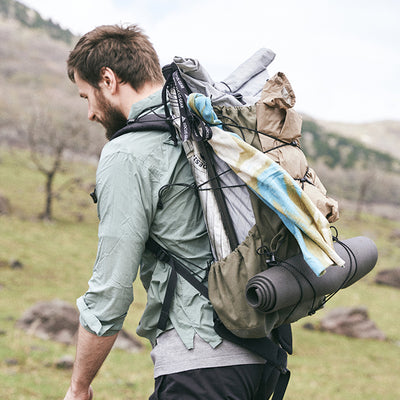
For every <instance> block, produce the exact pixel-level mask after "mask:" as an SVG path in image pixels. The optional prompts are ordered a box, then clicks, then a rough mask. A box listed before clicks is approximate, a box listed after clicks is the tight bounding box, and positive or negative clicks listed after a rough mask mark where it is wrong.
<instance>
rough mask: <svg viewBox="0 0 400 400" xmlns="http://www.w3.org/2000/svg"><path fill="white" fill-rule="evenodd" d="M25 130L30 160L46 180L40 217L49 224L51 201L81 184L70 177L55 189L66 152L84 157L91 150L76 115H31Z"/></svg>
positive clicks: (87, 135) (35, 113) (38, 112)
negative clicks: (68, 116) (65, 116)
mask: <svg viewBox="0 0 400 400" xmlns="http://www.w3.org/2000/svg"><path fill="white" fill-rule="evenodd" d="M24 131H25V132H24V133H25V134H26V137H27V141H28V145H29V151H30V157H31V160H32V162H33V163H34V165H35V167H36V168H37V170H38V171H39V172H40V173H42V174H43V175H44V177H45V204H44V208H43V212H42V213H41V214H40V218H42V219H44V220H48V221H50V220H52V219H53V201H54V199H55V198H56V197H57V196H59V195H60V193H61V192H62V191H63V190H65V189H68V188H71V187H72V186H74V185H78V184H79V183H80V182H81V180H80V178H71V179H69V180H67V181H66V182H64V183H63V184H62V185H60V186H59V187H57V188H56V187H55V177H56V175H57V174H58V173H59V172H61V171H63V168H64V159H65V155H66V153H67V152H73V153H75V152H77V153H78V152H80V153H86V154H87V152H88V149H89V148H90V138H89V134H88V131H87V128H86V127H85V126H84V125H83V123H82V120H81V119H80V118H79V117H77V116H76V115H73V114H72V115H71V116H70V118H68V119H66V118H61V119H60V118H57V116H56V115H54V114H51V113H50V112H49V111H47V110H39V111H36V112H34V113H32V115H31V118H30V120H29V121H28V123H27V125H26V127H25V128H24Z"/></svg>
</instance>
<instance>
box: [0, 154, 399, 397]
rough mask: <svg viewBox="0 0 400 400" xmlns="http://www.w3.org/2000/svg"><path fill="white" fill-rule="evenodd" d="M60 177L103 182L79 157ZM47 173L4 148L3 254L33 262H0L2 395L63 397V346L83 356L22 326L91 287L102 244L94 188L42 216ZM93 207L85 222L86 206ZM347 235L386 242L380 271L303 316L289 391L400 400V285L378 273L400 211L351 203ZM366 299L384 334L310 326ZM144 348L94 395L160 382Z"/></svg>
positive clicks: (132, 320)
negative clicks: (388, 213)
mask: <svg viewBox="0 0 400 400" xmlns="http://www.w3.org/2000/svg"><path fill="white" fill-rule="evenodd" d="M68 171H69V172H65V173H63V174H61V175H60V176H59V177H58V182H59V184H62V182H63V181H64V180H66V179H68V178H69V177H70V176H71V174H75V173H78V172H82V171H84V173H83V177H84V179H85V180H86V182H87V184H89V183H91V182H93V181H94V175H95V169H94V167H87V166H82V165H74V166H70V167H69V168H68ZM42 184H43V178H42V176H41V175H40V174H39V173H38V172H37V171H35V170H34V168H33V167H32V165H31V164H30V163H29V162H27V161H26V155H24V154H23V153H18V157H14V156H12V155H11V154H9V153H5V152H2V153H0V192H1V194H3V195H5V196H6V197H8V198H9V199H10V201H11V204H12V208H13V214H12V215H11V216H0V261H9V260H11V259H17V260H19V261H21V262H22V263H23V265H24V267H23V268H22V269H18V270H12V269H10V268H8V267H5V266H3V267H0V285H1V286H0V388H1V389H0V399H1V400H3V399H5V400H6V399H7V400H8V399H12V400H28V399H29V400H32V399H33V400H35V399H37V400H39V399H41V400H44V399H49V400H50V399H61V398H63V396H64V394H65V391H66V389H67V387H68V385H69V379H70V371H64V370H60V369H57V368H56V366H55V362H56V361H57V360H58V359H59V358H60V357H62V356H63V355H74V352H75V349H74V347H73V346H66V345H62V344H59V343H53V342H50V341H44V340H41V339H38V338H35V337H32V336H30V335H28V334H26V333H24V332H22V331H21V330H19V329H17V328H16V327H15V322H16V319H18V318H19V317H20V316H21V315H22V313H23V312H24V311H25V310H26V309H28V308H29V307H30V306H31V305H33V304H34V303H36V302H37V301H41V300H51V299H54V298H59V299H62V300H65V301H68V302H70V303H74V302H75V299H76V298H77V297H79V296H80V295H81V294H82V293H84V291H85V290H86V288H87V281H88V279H89V278H90V275H91V268H92V265H93V263H94V260H95V256H96V249H97V216H96V208H95V206H94V205H92V203H91V200H90V198H89V196H88V195H87V193H86V192H84V191H76V192H74V193H69V192H67V193H65V194H64V195H63V196H62V198H61V199H60V200H59V201H58V202H57V203H56V205H55V208H54V215H55V220H54V222H51V223H46V222H43V221H40V220H39V219H37V215H38V214H39V213H40V212H41V211H42V205H43V201H44V199H43V197H44V196H43V192H42V191H41V185H42ZM78 213H82V214H83V215H84V218H83V221H82V222H79V223H78V222H77V214H78ZM336 226H337V227H338V229H339V231H340V237H341V238H342V239H344V238H346V237H351V236H356V235H366V236H369V237H371V238H372V239H373V240H374V241H375V242H376V244H377V246H378V249H379V261H378V264H377V266H376V268H375V270H374V271H373V272H372V273H371V274H369V275H368V276H367V277H365V278H364V279H362V280H361V281H360V282H358V283H357V284H355V285H353V286H352V287H351V288H348V289H345V290H343V291H341V292H340V293H339V294H338V295H337V296H335V297H334V298H333V299H332V300H331V301H330V302H329V303H328V304H327V306H326V309H325V310H322V311H320V312H318V313H317V314H316V315H314V316H313V317H309V318H307V319H303V320H302V321H299V322H297V323H296V324H294V345H295V352H294V355H293V356H292V357H290V359H289V368H290V370H291V371H292V378H291V381H290V384H289V387H288V390H287V395H286V397H285V398H286V399H287V400H303V399H319V400H339V399H340V400H346V399H348V400H350V399H351V400H357V399H362V400H381V399H385V400H395V399H396V400H397V399H399V398H400V389H399V385H398V377H399V372H400V371H399V367H398V365H399V361H398V360H399V358H400V326H399V322H398V321H399V315H400V290H396V289H393V288H389V287H384V286H378V285H376V284H375V283H374V279H373V278H374V276H375V275H376V273H377V272H378V271H380V270H382V269H386V268H395V267H398V266H399V264H398V260H399V259H400V246H399V244H400V243H399V239H398V238H397V239H393V237H392V236H393V235H392V233H393V232H394V231H395V230H398V229H400V223H399V222H396V221H395V220H385V219H381V218H378V217H376V216H373V215H363V216H362V218H361V219H356V218H354V216H353V215H352V214H351V213H350V212H349V211H346V210H344V212H343V213H342V218H341V220H340V222H339V223H338V224H336ZM135 300H136V301H135V303H134V304H133V306H132V307H131V310H130V313H129V316H128V318H127V320H126V323H125V329H126V330H127V331H128V332H130V333H134V332H135V328H136V325H137V322H138V320H139V318H140V315H141V312H142V310H143V307H144V305H145V302H146V298H145V293H144V291H143V289H142V288H141V286H140V284H139V283H135ZM360 305H363V306H366V307H367V308H368V310H369V314H370V317H371V319H372V320H373V321H374V322H375V323H376V324H377V326H378V327H379V328H380V329H382V330H383V331H384V332H385V334H386V335H387V337H388V340H387V341H385V342H379V341H373V340H357V339H351V338H346V337H341V336H337V335H332V334H329V333H321V332H318V331H309V330H305V329H304V328H303V324H304V323H305V322H311V323H313V324H317V323H318V321H319V319H320V318H321V317H322V316H323V315H324V314H325V312H326V311H328V310H330V309H332V308H335V307H339V306H347V307H351V306H360ZM142 342H143V344H144V345H145V347H144V350H143V351H142V352H140V353H135V354H130V353H126V352H123V351H121V350H113V351H112V353H111V354H110V356H109V358H108V359H107V361H106V363H105V365H104V366H103V368H102V370H101V371H100V373H99V375H98V377H97V378H96V380H95V382H94V385H93V386H94V390H95V396H96V397H95V398H96V399H98V400H101V399H110V398H112V399H115V400H118V399H121V400H122V399H124V400H126V399H135V400H144V399H147V398H148V396H149V395H150V393H151V391H152V387H153V379H152V363H151V360H150V357H149V351H150V346H149V345H148V344H147V343H146V342H145V341H142Z"/></svg>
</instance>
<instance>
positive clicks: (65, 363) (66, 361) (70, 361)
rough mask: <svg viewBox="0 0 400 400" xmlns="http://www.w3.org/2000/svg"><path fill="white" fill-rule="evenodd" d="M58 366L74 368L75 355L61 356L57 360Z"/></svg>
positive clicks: (59, 367) (60, 367)
mask: <svg viewBox="0 0 400 400" xmlns="http://www.w3.org/2000/svg"><path fill="white" fill-rule="evenodd" d="M55 365H56V367H57V368H58V369H72V367H73V366H74V357H72V356H70V355H67V356H64V357H61V358H60V359H59V360H58V361H57V362H56V364H55Z"/></svg>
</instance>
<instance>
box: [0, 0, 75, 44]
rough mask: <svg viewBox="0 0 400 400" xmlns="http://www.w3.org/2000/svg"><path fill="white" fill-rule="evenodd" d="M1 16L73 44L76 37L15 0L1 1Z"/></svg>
mask: <svg viewBox="0 0 400 400" xmlns="http://www.w3.org/2000/svg"><path fill="white" fill-rule="evenodd" d="M0 15H1V16H3V17H4V18H6V19H14V20H16V21H18V22H20V23H21V24H22V25H23V26H26V27H29V28H32V29H38V30H42V31H44V32H46V33H47V34H48V35H49V36H50V37H51V38H53V39H56V40H61V41H63V42H65V43H68V44H71V43H72V42H73V40H74V35H73V34H72V33H71V32H70V31H69V30H67V29H62V28H61V27H60V25H59V24H57V23H54V22H53V21H52V20H45V19H43V18H42V17H41V16H40V14H39V13H38V12H37V11H35V10H32V9H31V8H29V7H27V6H25V5H24V4H22V3H20V2H18V1H15V0H0Z"/></svg>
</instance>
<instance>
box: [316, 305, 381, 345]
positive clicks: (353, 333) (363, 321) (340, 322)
mask: <svg viewBox="0 0 400 400" xmlns="http://www.w3.org/2000/svg"><path fill="white" fill-rule="evenodd" d="M320 330H321V331H324V332H326V331H327V332H332V333H336V334H339V335H344V336H349V337H354V338H362V339H376V340H386V336H385V334H384V333H383V332H382V331H380V330H379V329H378V328H377V326H376V325H375V323H374V322H373V321H371V320H370V319H369V317H368V310H367V308H366V307H354V308H336V309H334V310H332V311H330V312H329V313H328V314H326V316H325V317H324V318H323V319H322V320H321V323H320Z"/></svg>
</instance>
